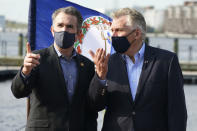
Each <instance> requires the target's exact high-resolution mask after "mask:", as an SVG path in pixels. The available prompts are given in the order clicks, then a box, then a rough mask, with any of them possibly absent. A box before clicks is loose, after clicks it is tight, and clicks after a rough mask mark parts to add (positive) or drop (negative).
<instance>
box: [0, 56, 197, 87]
mask: <svg viewBox="0 0 197 131" xmlns="http://www.w3.org/2000/svg"><path fill="white" fill-rule="evenodd" d="M23 59H24V58H23V57H0V81H1V80H5V79H9V78H13V77H14V76H15V75H16V73H17V72H18V71H19V70H20V67H21V65H22V64H23ZM180 66H181V69H182V73H183V77H184V83H186V84H197V62H187V61H181V62H180Z"/></svg>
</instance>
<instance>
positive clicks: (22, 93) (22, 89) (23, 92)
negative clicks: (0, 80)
mask: <svg viewBox="0 0 197 131" xmlns="http://www.w3.org/2000/svg"><path fill="white" fill-rule="evenodd" d="M22 68H23V67H21V70H19V72H18V73H17V74H16V76H15V77H14V79H13V80H12V85H11V91H12V93H13V95H14V96H15V97H16V98H23V97H27V96H29V94H30V93H31V92H32V87H33V85H32V83H34V82H33V81H34V80H35V77H34V74H35V71H32V72H31V74H30V76H29V77H28V78H27V79H26V80H25V79H24V78H23V76H22V75H21V71H22Z"/></svg>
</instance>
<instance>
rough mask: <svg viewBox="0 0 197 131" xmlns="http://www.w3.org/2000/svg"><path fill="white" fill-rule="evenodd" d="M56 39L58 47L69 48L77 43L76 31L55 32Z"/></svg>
mask: <svg viewBox="0 0 197 131" xmlns="http://www.w3.org/2000/svg"><path fill="white" fill-rule="evenodd" d="M54 40H55V43H56V44H57V45H58V47H60V48H62V49H67V48H69V47H71V46H72V45H73V44H74V43H75V33H69V32H67V31H60V32H54Z"/></svg>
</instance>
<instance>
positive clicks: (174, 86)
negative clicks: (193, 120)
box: [89, 8, 187, 131]
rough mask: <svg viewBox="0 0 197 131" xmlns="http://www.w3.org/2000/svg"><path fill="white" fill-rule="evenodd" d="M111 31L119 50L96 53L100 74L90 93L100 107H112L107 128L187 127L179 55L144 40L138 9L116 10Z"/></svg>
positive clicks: (154, 130)
mask: <svg viewBox="0 0 197 131" xmlns="http://www.w3.org/2000/svg"><path fill="white" fill-rule="evenodd" d="M111 29H112V45H113V47H114V49H115V50H116V53H115V54H113V55H112V56H110V57H109V55H107V56H106V54H105V51H104V50H103V49H98V50H97V51H96V53H95V54H94V52H92V51H90V54H91V56H92V58H93V60H94V63H95V66H96V74H95V76H94V77H93V79H92V82H91V84H90V88H89V96H90V98H91V102H92V105H95V106H96V108H97V110H98V111H100V110H102V109H106V113H105V115H104V123H103V128H102V131H186V123H187V110H186V104H185V96H184V90H183V76H182V71H181V68H180V65H179V62H178V58H177V55H176V54H175V53H172V52H169V51H166V50H162V49H158V48H154V47H151V46H148V45H146V44H145V43H144V40H145V34H146V22H145V20H144V17H143V16H142V15H141V14H140V13H139V12H137V11H136V10H133V9H129V8H123V9H120V10H118V11H116V12H115V13H114V15H113V22H112V25H111Z"/></svg>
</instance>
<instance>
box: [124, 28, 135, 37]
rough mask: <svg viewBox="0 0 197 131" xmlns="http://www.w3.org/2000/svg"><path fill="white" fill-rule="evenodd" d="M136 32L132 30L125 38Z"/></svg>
mask: <svg viewBox="0 0 197 131" xmlns="http://www.w3.org/2000/svg"><path fill="white" fill-rule="evenodd" d="M135 31H136V29H134V30H132V31H131V32H130V33H129V34H128V35H126V36H125V37H128V36H130V35H131V34H132V33H133V32H135Z"/></svg>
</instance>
